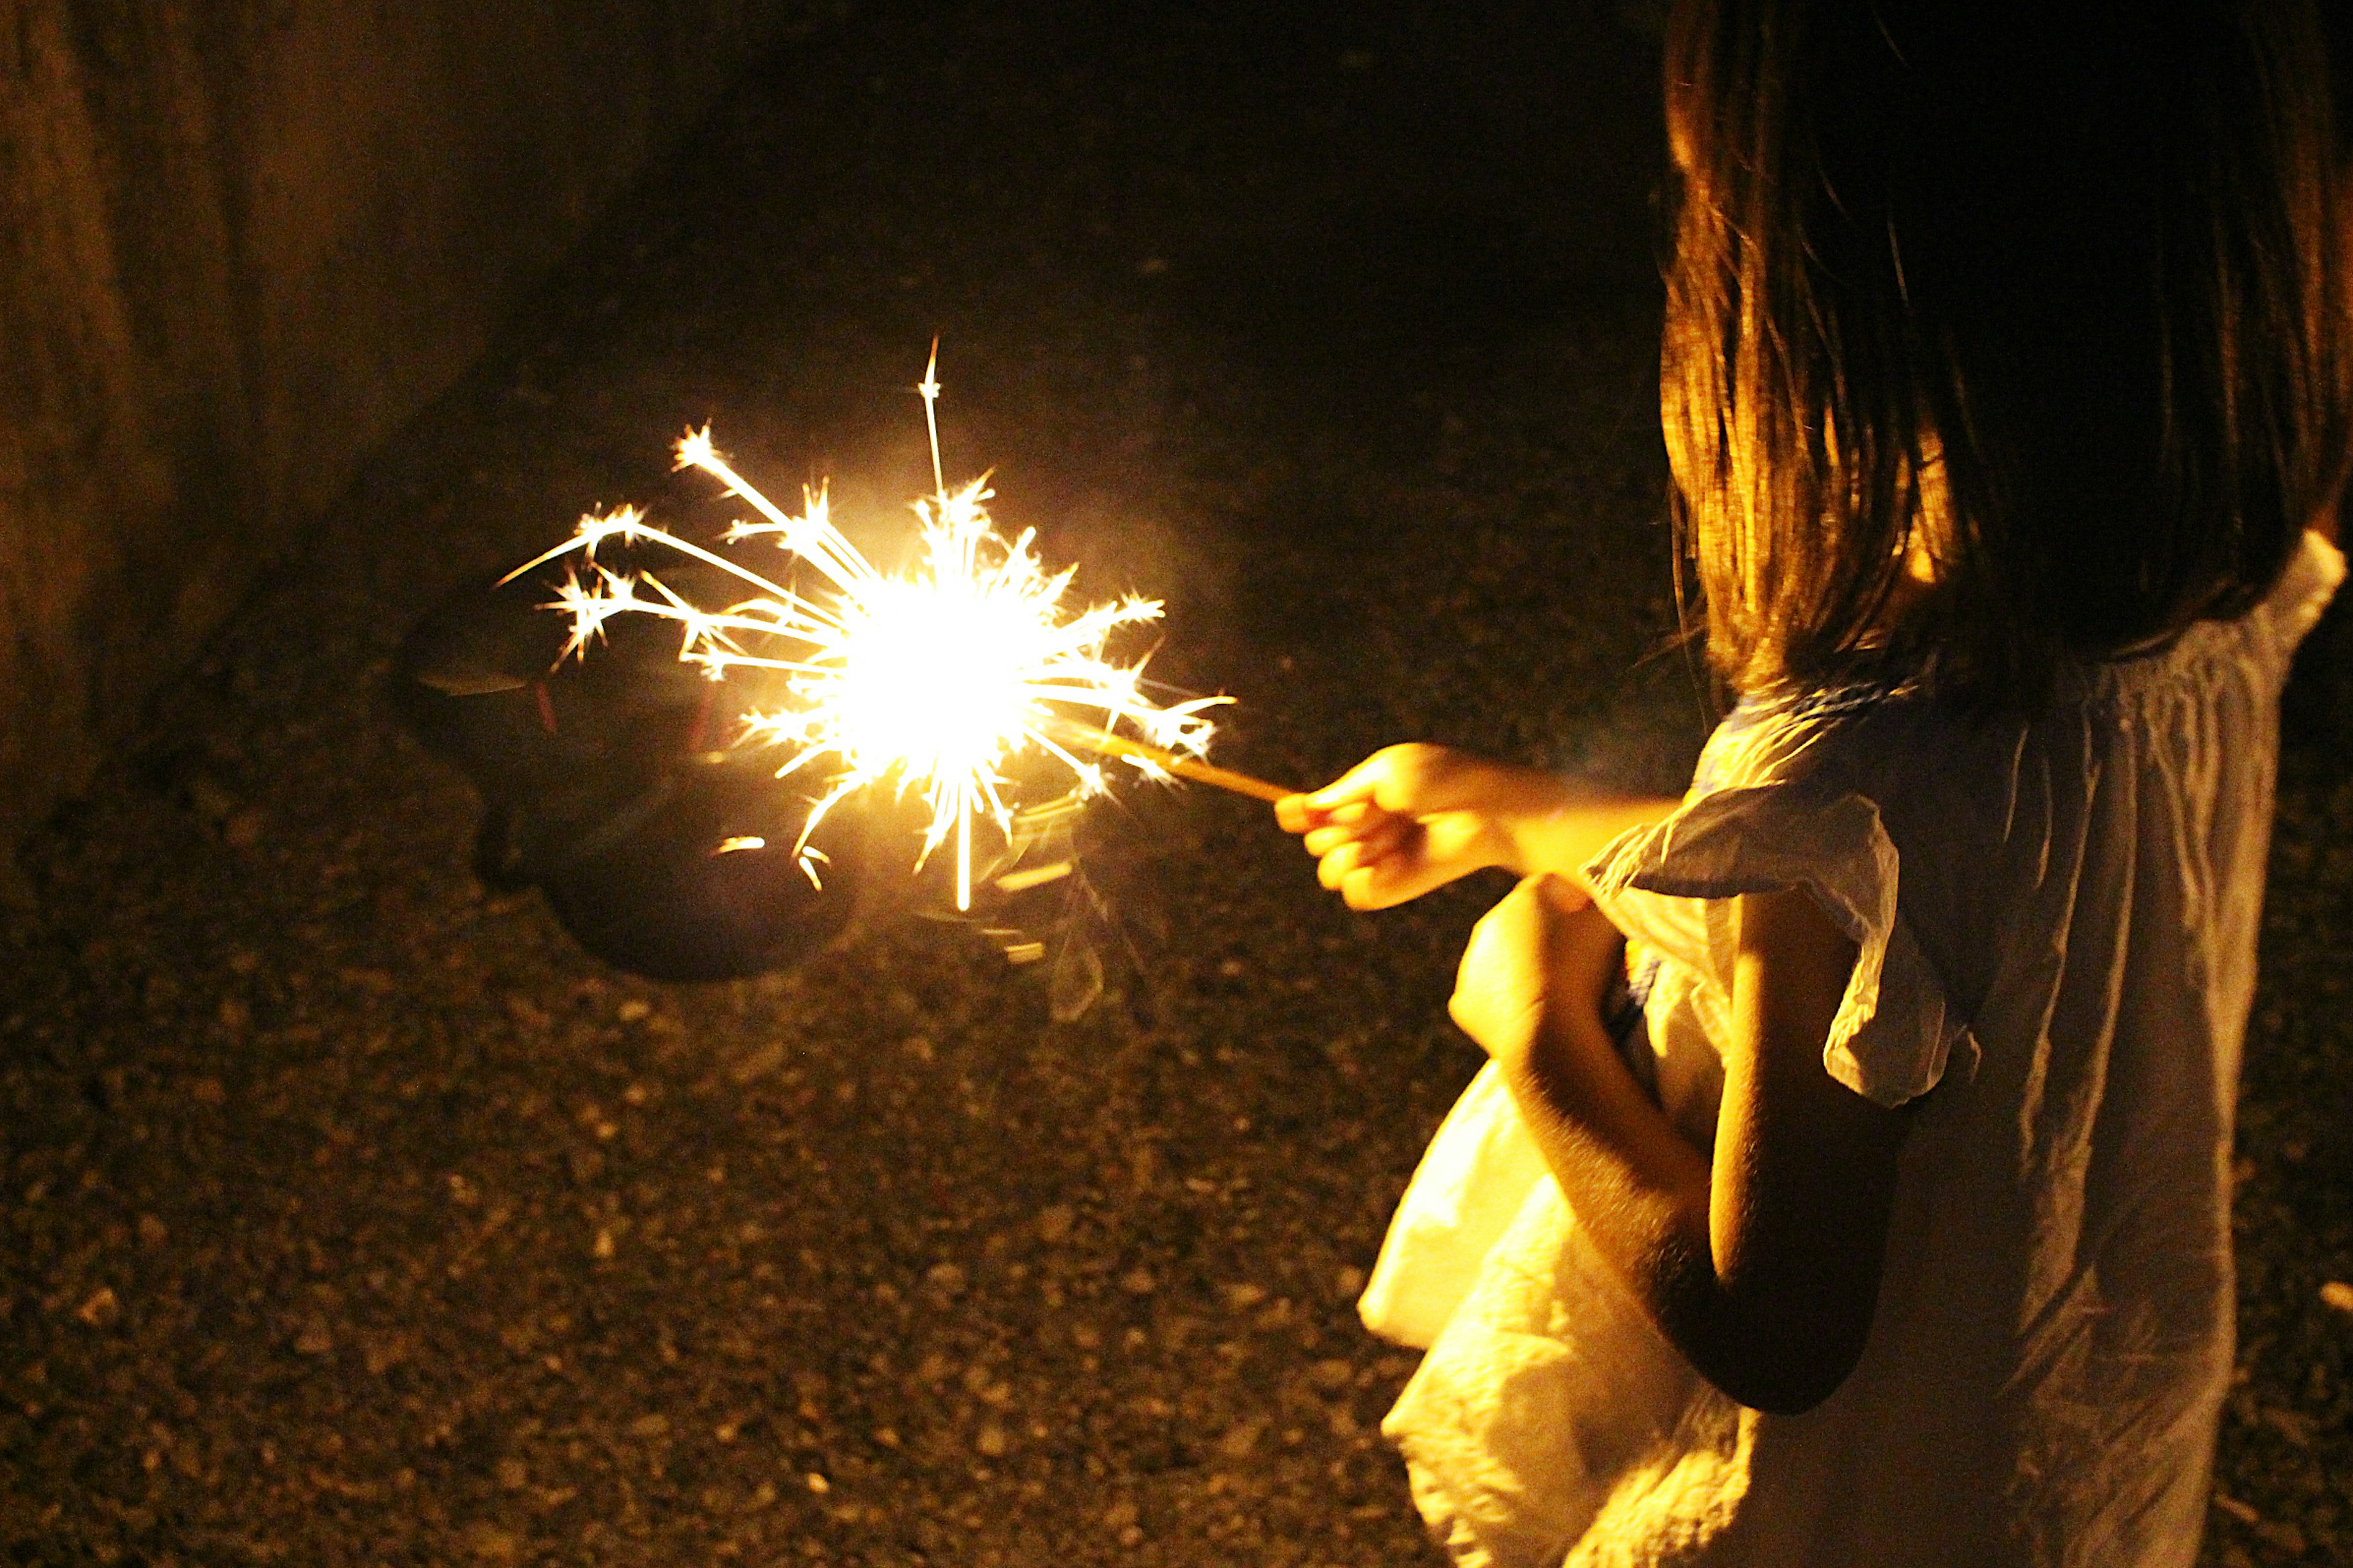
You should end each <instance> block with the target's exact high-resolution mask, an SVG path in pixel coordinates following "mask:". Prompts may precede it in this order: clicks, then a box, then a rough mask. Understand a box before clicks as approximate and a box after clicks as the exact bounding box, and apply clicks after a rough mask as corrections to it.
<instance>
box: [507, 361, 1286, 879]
mask: <svg viewBox="0 0 2353 1568" xmlns="http://www.w3.org/2000/svg"><path fill="white" fill-rule="evenodd" d="M938 363H939V347H938V345H937V344H936V343H934V345H933V352H932V362H931V364H930V365H929V366H927V367H926V368H925V370H924V373H923V384H922V385H921V386H920V387H919V388H917V390H918V391H920V392H921V393H922V394H923V417H924V425H925V428H926V430H927V431H928V433H929V435H930V437H931V450H932V480H933V487H934V489H933V493H932V495H930V496H929V497H926V498H924V499H923V500H917V501H915V502H914V503H913V508H914V511H915V514H916V516H917V517H918V518H919V519H920V520H921V524H922V533H923V560H922V563H921V564H919V565H918V566H917V567H915V568H914V569H913V571H912V572H910V573H908V574H905V575H901V576H892V575H889V574H884V573H882V572H881V571H879V570H877V569H876V568H875V567H874V565H873V564H872V563H871V562H869V561H868V560H867V559H866V557H865V556H864V555H863V554H862V553H860V551H859V550H858V548H857V547H856V546H855V545H854V544H852V543H851V542H849V539H848V538H847V537H846V536H845V535H844V534H843V533H842V532H841V531H840V530H839V528H837V527H835V525H834V523H833V521H832V520H831V517H830V515H829V511H828V506H827V501H826V492H825V489H824V488H823V487H822V486H821V485H820V486H818V487H815V488H806V489H804V490H803V492H802V508H801V511H800V513H799V514H798V515H797V516H794V515H788V514H787V513H786V511H785V510H783V509H782V508H780V507H778V506H777V505H776V503H775V502H773V501H771V500H768V498H767V497H765V496H764V495H762V494H761V493H760V491H759V490H758V489H755V488H754V487H753V485H752V484H751V483H750V481H748V480H747V479H744V476H743V475H741V474H739V473H737V472H736V471H735V469H734V468H733V467H732V466H731V465H730V464H729V462H728V461H727V459H726V458H725V457H723V455H722V454H721V453H720V452H719V451H718V450H717V448H715V447H713V446H712V442H711V432H710V430H709V428H708V427H707V426H706V427H705V428H703V429H702V430H698V431H691V432H690V433H688V434H687V436H686V437H683V438H682V439H681V440H680V441H679V443H678V447H677V458H678V466H679V467H680V468H701V469H702V470H703V471H704V472H705V473H708V474H710V475H712V477H713V478H715V479H718V480H719V481H720V482H721V483H722V484H723V485H725V486H726V487H727V489H728V491H729V493H731V494H733V495H736V496H739V497H741V498H742V499H743V500H744V501H745V502H747V503H749V505H750V506H751V508H752V509H753V510H754V511H755V512H757V513H758V514H759V516H760V519H761V521H756V522H745V521H738V522H737V523H735V525H734V526H733V528H731V529H730V530H729V531H727V533H726V534H725V536H724V539H725V541H726V542H739V541H743V540H746V539H755V538H767V539H772V540H774V541H775V542H776V544H777V545H778V546H779V547H780V548H782V549H783V550H784V551H785V552H786V554H788V555H789V556H791V557H792V559H793V561H794V562H796V563H806V564H807V566H808V567H809V568H811V569H812V570H813V571H814V572H815V574H817V576H818V578H819V579H821V580H822V582H821V584H820V585H818V586H815V587H814V588H813V589H812V590H811V591H809V592H807V593H805V592H803V591H802V589H801V587H800V585H799V582H800V579H799V574H797V573H793V572H787V573H786V574H783V575H784V576H785V578H786V580H785V581H782V582H780V581H777V580H776V577H774V576H770V575H767V574H762V573H759V572H755V571H754V570H752V569H751V568H749V567H746V566H744V565H743V564H742V563H738V562H736V561H733V560H732V559H730V558H729V557H727V556H726V555H723V554H721V553H719V552H715V551H712V550H707V549H704V548H703V547H702V546H700V545H697V544H694V543H691V542H688V541H686V540H682V539H680V538H678V537H677V536H675V535H673V534H670V533H667V532H665V531H662V530H660V529H658V528H655V527H653V526H651V525H650V524H649V523H648V522H647V521H646V520H645V516H644V514H643V513H642V512H640V511H638V510H637V509H635V508H624V509H622V510H618V511H615V512H611V513H607V514H603V515H596V514H591V515H589V516H587V517H584V518H582V519H581V520H580V524H579V527H578V529H577V531H575V533H574V535H573V537H572V538H571V539H569V540H567V541H566V542H564V543H563V544H560V545H558V546H556V547H555V548H554V549H553V550H551V551H548V552H546V553H544V554H543V555H541V556H539V557H537V558H536V559H534V560H533V561H530V562H526V563H524V564H523V565H522V566H519V567H517V568H516V569H515V570H514V571H513V572H512V573H510V574H508V578H509V580H512V578H513V577H516V576H520V575H521V574H523V573H525V572H528V571H531V570H532V569H533V568H534V567H537V566H540V565H543V564H544V563H547V562H549V561H552V560H554V559H556V558H557V557H559V556H563V555H566V554H572V553H576V554H577V555H578V556H579V557H580V560H581V563H582V565H584V566H585V567H586V574H583V573H582V572H581V571H579V570H577V569H575V571H574V572H573V573H572V574H571V575H570V576H568V577H567V579H566V580H565V583H564V584H563V585H562V587H561V588H559V589H558V590H557V600H556V603H555V604H554V605H551V606H550V608H559V609H562V610H565V612H567V613H568V614H569V615H570V616H571V617H572V635H571V637H570V640H569V641H568V642H567V643H566V644H565V650H564V651H565V655H566V656H569V655H573V654H581V653H585V651H586V647H587V645H588V644H589V643H590V642H592V641H594V640H596V637H598V636H599V635H600V634H601V632H602V631H603V628H604V626H605V623H606V622H607V621H609V620H611V619H612V618H613V617H615V616H623V615H643V616H656V617H659V618H661V619H665V620H669V621H672V622H674V623H676V624H677V625H678V626H679V628H680V633H681V640H680V646H679V658H681V659H682V660H684V661H685V662H687V663H689V664H694V665H699V666H701V667H702V668H703V669H704V670H705V671H706V672H707V673H708V674H709V675H710V676H711V678H712V679H714V680H716V679H723V678H724V677H725V676H726V675H727V674H728V672H729V671H731V670H733V669H738V668H742V669H751V670H765V671H773V672H776V674H777V675H778V676H780V677H781V678H782V681H783V685H784V688H785V690H786V692H787V693H788V695H789V699H790V700H789V701H788V702H786V704H784V705H782V706H779V707H777V708H776V709H774V710H761V711H755V712H754V713H752V714H750V715H749V716H748V717H747V719H746V721H745V729H744V737H743V738H744V741H746V742H759V743H763V744H769V745H775V746H777V747H779V748H781V749H783V751H784V752H785V753H786V756H785V761H784V763H783V764H782V765H781V766H780V767H778V768H777V770H776V776H777V777H778V778H788V777H791V776H793V775H795V774H797V773H802V772H804V771H805V770H818V769H820V768H823V767H825V766H827V765H829V766H830V770H831V776H830V778H829V780H828V782H827V783H826V784H825V785H824V787H823V791H822V793H821V794H820V795H818V797H817V798H816V800H815V801H814V802H813V804H812V805H811V806H810V808H809V813H808V816H807V819H806V820H805V821H804V823H803V824H802V827H801V833H800V837H799V840H798V842H797V843H796V844H795V846H794V852H795V854H796V855H797V857H798V858H799V860H800V863H801V865H802V867H803V868H804V869H805V870H807V872H808V874H809V876H810V878H811V879H812V880H814V879H816V878H817V875H818V872H817V863H818V862H820V861H822V860H823V858H824V856H823V853H822V852H821V851H820V850H818V848H817V847H815V846H814V845H813V844H812V843H811V842H810V837H811V835H813V834H814V833H815V832H816V830H817V828H818V825H819V824H820V823H821V822H823V821H824V819H825V816H826V815H827V813H828V812H829V811H830V810H831V809H832V808H833V806H834V805H836V804H838V803H839V801H841V800H842V799H843V798H844V797H845V796H847V795H850V794H851V793H852V792H854V791H856V790H859V789H861V788H863V787H865V786H866V785H868V784H876V783H880V782H882V781H885V780H891V781H895V783H896V784H897V786H898V787H899V789H900V790H901V791H902V792H909V791H912V792H913V793H915V794H918V795H921V796H922V798H923V801H924V803H925V804H926V805H928V806H929V807H930V808H931V820H930V822H929V824H928V825H927V826H926V827H925V828H924V831H923V849H922V852H921V854H920V855H919V856H918V857H917V859H916V866H917V868H921V867H922V866H923V864H924V862H925V861H927V860H928V859H929V858H930V857H931V856H932V854H933V853H934V851H935V850H937V849H938V848H939V847H941V846H942V845H943V844H944V843H946V842H947V841H948V840H949V839H950V838H953V839H955V864H956V870H955V890H956V907H957V908H958V909H960V910H963V909H969V908H971V905H972V861H973V847H972V834H973V819H974V818H975V817H986V818H987V819H988V820H990V821H991V822H993V823H995V824H996V825H997V827H998V829H999V830H1000V831H1006V832H1009V830H1010V826H1011V823H1012V817H1013V812H1014V809H1015V806H1016V805H1017V803H1016V802H1015V801H1014V799H1013V798H1012V791H1013V787H1014V786H1013V784H1012V781H1011V780H1010V779H1009V778H1008V773H1007V769H1008V763H1011V762H1012V760H1013V759H1014V758H1015V757H1017V756H1018V755H1021V754H1023V753H1027V752H1042V753H1043V754H1045V755H1046V756H1048V757H1050V758H1051V759H1052V760H1053V761H1054V762H1055V763H1059V764H1060V768H1061V769H1062V770H1063V771H1066V772H1067V773H1069V775H1070V777H1071V781H1072V782H1071V785H1070V786H1068V787H1070V788H1071V789H1073V790H1075V792H1076V793H1077V794H1078V795H1081V796H1086V795H1098V794H1101V793H1103V790H1104V788H1105V787H1106V786H1105V782H1104V778H1103V768H1102V766H1101V764H1100V763H1098V762H1096V761H1095V760H1094V759H1095V758H1096V757H1098V756H1113V757H1119V758H1122V759H1124V760H1125V761H1127V762H1129V763H1133V764H1134V766H1136V767H1137V768H1139V769H1141V770H1142V771H1143V772H1145V773H1147V774H1150V775H1153V776H1155V777H1165V776H1167V775H1169V774H1172V773H1173V774H1176V775H1180V776H1185V777H1190V778H1194V779H1198V780H1199V781H1201V782H1203V783H1208V784H1217V785H1219V787H1222V788H1226V789H1232V790H1238V791H1240V793H1243V794H1248V795H1256V796H1258V797H1260V798H1261V799H1268V800H1271V799H1274V798H1276V797H1278V796H1280V795H1283V794H1285V793H1287V792H1286V791H1284V790H1282V789H1281V788H1280V787H1278V786H1276V785H1273V784H1265V783H1262V782H1261V781H1259V780H1256V779H1251V778H1248V777H1245V776H1244V775H1242V774H1240V773H1229V772H1227V771H1226V770H1224V769H1222V768H1213V767H1210V766H1209V765H1208V763H1205V762H1203V761H1201V760H1200V759H1201V756H1202V754H1203V752H1205V751H1206V749H1207V746H1208V737H1209V733H1210V724H1209V721H1208V719H1207V718H1206V717H1204V716H1203V710H1205V709H1208V708H1210V707H1213V706H1215V705H1216V704H1218V703H1220V702H1223V701H1225V700H1226V699H1225V698H1222V697H1204V698H1194V699H1191V700H1186V701H1180V702H1176V703H1172V704H1168V705H1166V706H1163V705H1161V704H1159V703H1155V702H1154V701H1153V700H1151V699H1149V698H1148V697H1146V696H1145V694H1144V692H1143V690H1142V674H1143V663H1142V661H1141V660H1140V659H1139V660H1137V661H1136V662H1135V663H1133V664H1122V663H1119V662H1116V661H1115V660H1114V659H1113V658H1111V657H1109V648H1110V644H1111V641H1112V638H1113V634H1114V633H1116V632H1118V631H1120V630H1121V629H1122V628H1124V627H1129V626H1138V625H1142V624H1144V623H1146V622H1150V621H1154V620H1157V619H1158V618H1159V616H1160V610H1161V606H1160V605H1159V603H1158V601H1156V600H1151V599H1142V598H1136V597H1133V596H1131V597H1129V598H1125V599H1123V600H1120V601H1118V602H1117V603H1114V604H1106V605H1092V606H1089V607H1087V608H1084V609H1078V610H1072V609H1071V608H1069V607H1068V606H1066V605H1065V604H1064V599H1065V596H1066V595H1067V593H1068V590H1069V588H1070V584H1071V571H1070V570H1068V569H1065V570H1063V571H1061V572H1059V573H1049V572H1048V571H1047V570H1046V568H1045V566H1044V565H1043V564H1042V563H1040V562H1039V559H1038V557H1037V555H1036V553H1035V552H1034V551H1033V550H1032V549H1031V542H1032V540H1033V538H1034V536H1035V531H1034V530H1025V531H1022V532H1021V533H1020V534H1019V535H1018V537H1016V538H1013V539H1010V540H1008V539H1007V538H1006V537H1005V536H1004V535H1003V534H1001V533H999V532H997V529H996V527H995V525H994V524H993V523H992V522H991V521H990V520H989V516H988V511H987V501H988V500H989V498H990V493H991V492H990V491H989V490H988V489H987V478H986V477H983V478H982V479H976V480H974V481H972V482H971V483H969V484H967V485H965V487H964V488H963V489H958V490H955V491H950V490H949V489H948V488H947V483H946V480H945V479H944V475H943V473H942V470H941V466H940V437H939V423H938V416H937V400H938V397H939V392H940V385H939V378H938V376H937V374H936V371H937V369H938ZM611 541H619V542H625V543H640V542H642V543H649V544H655V545H659V546H661V547H663V548H665V549H669V550H671V551H675V552H678V553H679V554H681V555H683V556H685V557H687V558H688V559H691V560H693V561H698V562H701V563H703V564H705V565H707V566H711V567H714V568H716V569H717V570H719V571H721V572H723V573H725V574H728V575H729V576H732V577H733V578H735V579H736V580H737V581H739V582H740V583H742V584H744V587H745V588H746V589H748V590H749V593H748V595H747V596H745V597H744V598H742V599H740V600H738V601H737V602H735V603H733V604H732V605H727V606H726V607H724V608H723V609H716V610H707V609H704V608H702V607H701V606H700V605H695V604H693V603H691V601H689V600H688V599H687V598H686V597H685V596H684V595H681V594H680V593H678V592H676V591H674V590H673V589H672V588H671V587H670V585H669V584H667V583H665V582H663V581H662V579H661V578H660V577H659V576H658V575H656V574H654V573H652V572H649V571H638V572H636V573H634V574H631V573H625V572H617V571H614V570H612V569H610V568H608V567H607V566H605V565H603V564H602V563H598V562H597V560H596V551H597V549H598V547H599V546H601V545H603V544H605V543H607V542H611ZM1123 727H1126V728H1128V729H1132V730H1134V731H1138V732H1139V734H1138V735H1129V734H1123V733H1121V732H1120V731H1121V730H1122V728H1123ZM1139 736H1140V738H1139ZM753 847H757V846H755V845H754V843H752V842H751V841H748V840H731V841H730V842H729V843H728V844H727V845H725V846H723V848H727V849H749V848H753Z"/></svg>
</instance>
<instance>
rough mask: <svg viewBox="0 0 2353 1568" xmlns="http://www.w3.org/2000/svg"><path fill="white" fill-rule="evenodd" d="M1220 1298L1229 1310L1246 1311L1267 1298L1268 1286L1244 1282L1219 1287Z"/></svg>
mask: <svg viewBox="0 0 2353 1568" xmlns="http://www.w3.org/2000/svg"><path fill="white" fill-rule="evenodd" d="M1218 1298H1219V1300H1222V1301H1224V1302H1225V1304H1226V1308H1227V1310H1229V1311H1235V1312H1244V1311H1248V1310H1250V1308H1252V1307H1255V1306H1257V1305H1258V1304H1259V1303H1260V1302H1261V1301H1263V1300H1266V1287H1264V1286H1263V1285H1252V1284H1250V1283H1248V1282H1242V1283H1238V1284H1233V1285H1220V1286H1219V1287H1218Z"/></svg>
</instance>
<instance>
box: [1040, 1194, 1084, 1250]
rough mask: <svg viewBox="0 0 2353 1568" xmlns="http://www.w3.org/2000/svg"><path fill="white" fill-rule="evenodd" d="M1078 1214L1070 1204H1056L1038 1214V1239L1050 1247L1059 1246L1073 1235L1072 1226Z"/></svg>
mask: <svg viewBox="0 0 2353 1568" xmlns="http://www.w3.org/2000/svg"><path fill="white" fill-rule="evenodd" d="M1077 1221H1078V1215H1076V1214H1074V1213H1073V1212H1072V1211H1071V1205H1068V1204H1055V1205H1052V1206H1050V1207H1049V1208H1045V1209H1041V1210H1039V1214H1038V1239H1039V1240H1040V1241H1042V1242H1044V1243H1045V1244H1046V1245H1047V1246H1049V1247H1059V1246H1060V1245H1061V1244H1062V1243H1063V1242H1065V1241H1068V1240H1069V1239H1070V1237H1071V1226H1072V1225H1074V1224H1076V1223H1077Z"/></svg>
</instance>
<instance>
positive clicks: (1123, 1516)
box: [1103, 1498, 1135, 1530]
mask: <svg viewBox="0 0 2353 1568" xmlns="http://www.w3.org/2000/svg"><path fill="white" fill-rule="evenodd" d="M1134 1522H1135V1504H1134V1502H1133V1501H1132V1500H1128V1499H1126V1498H1122V1499H1120V1500H1119V1501H1117V1502H1115V1503H1113V1504H1112V1505H1111V1507H1109V1508H1108V1509H1105V1510H1103V1526H1104V1528H1105V1529H1107V1530H1125V1529H1127V1528H1128V1527H1129V1526H1131V1525H1133V1524H1134Z"/></svg>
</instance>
